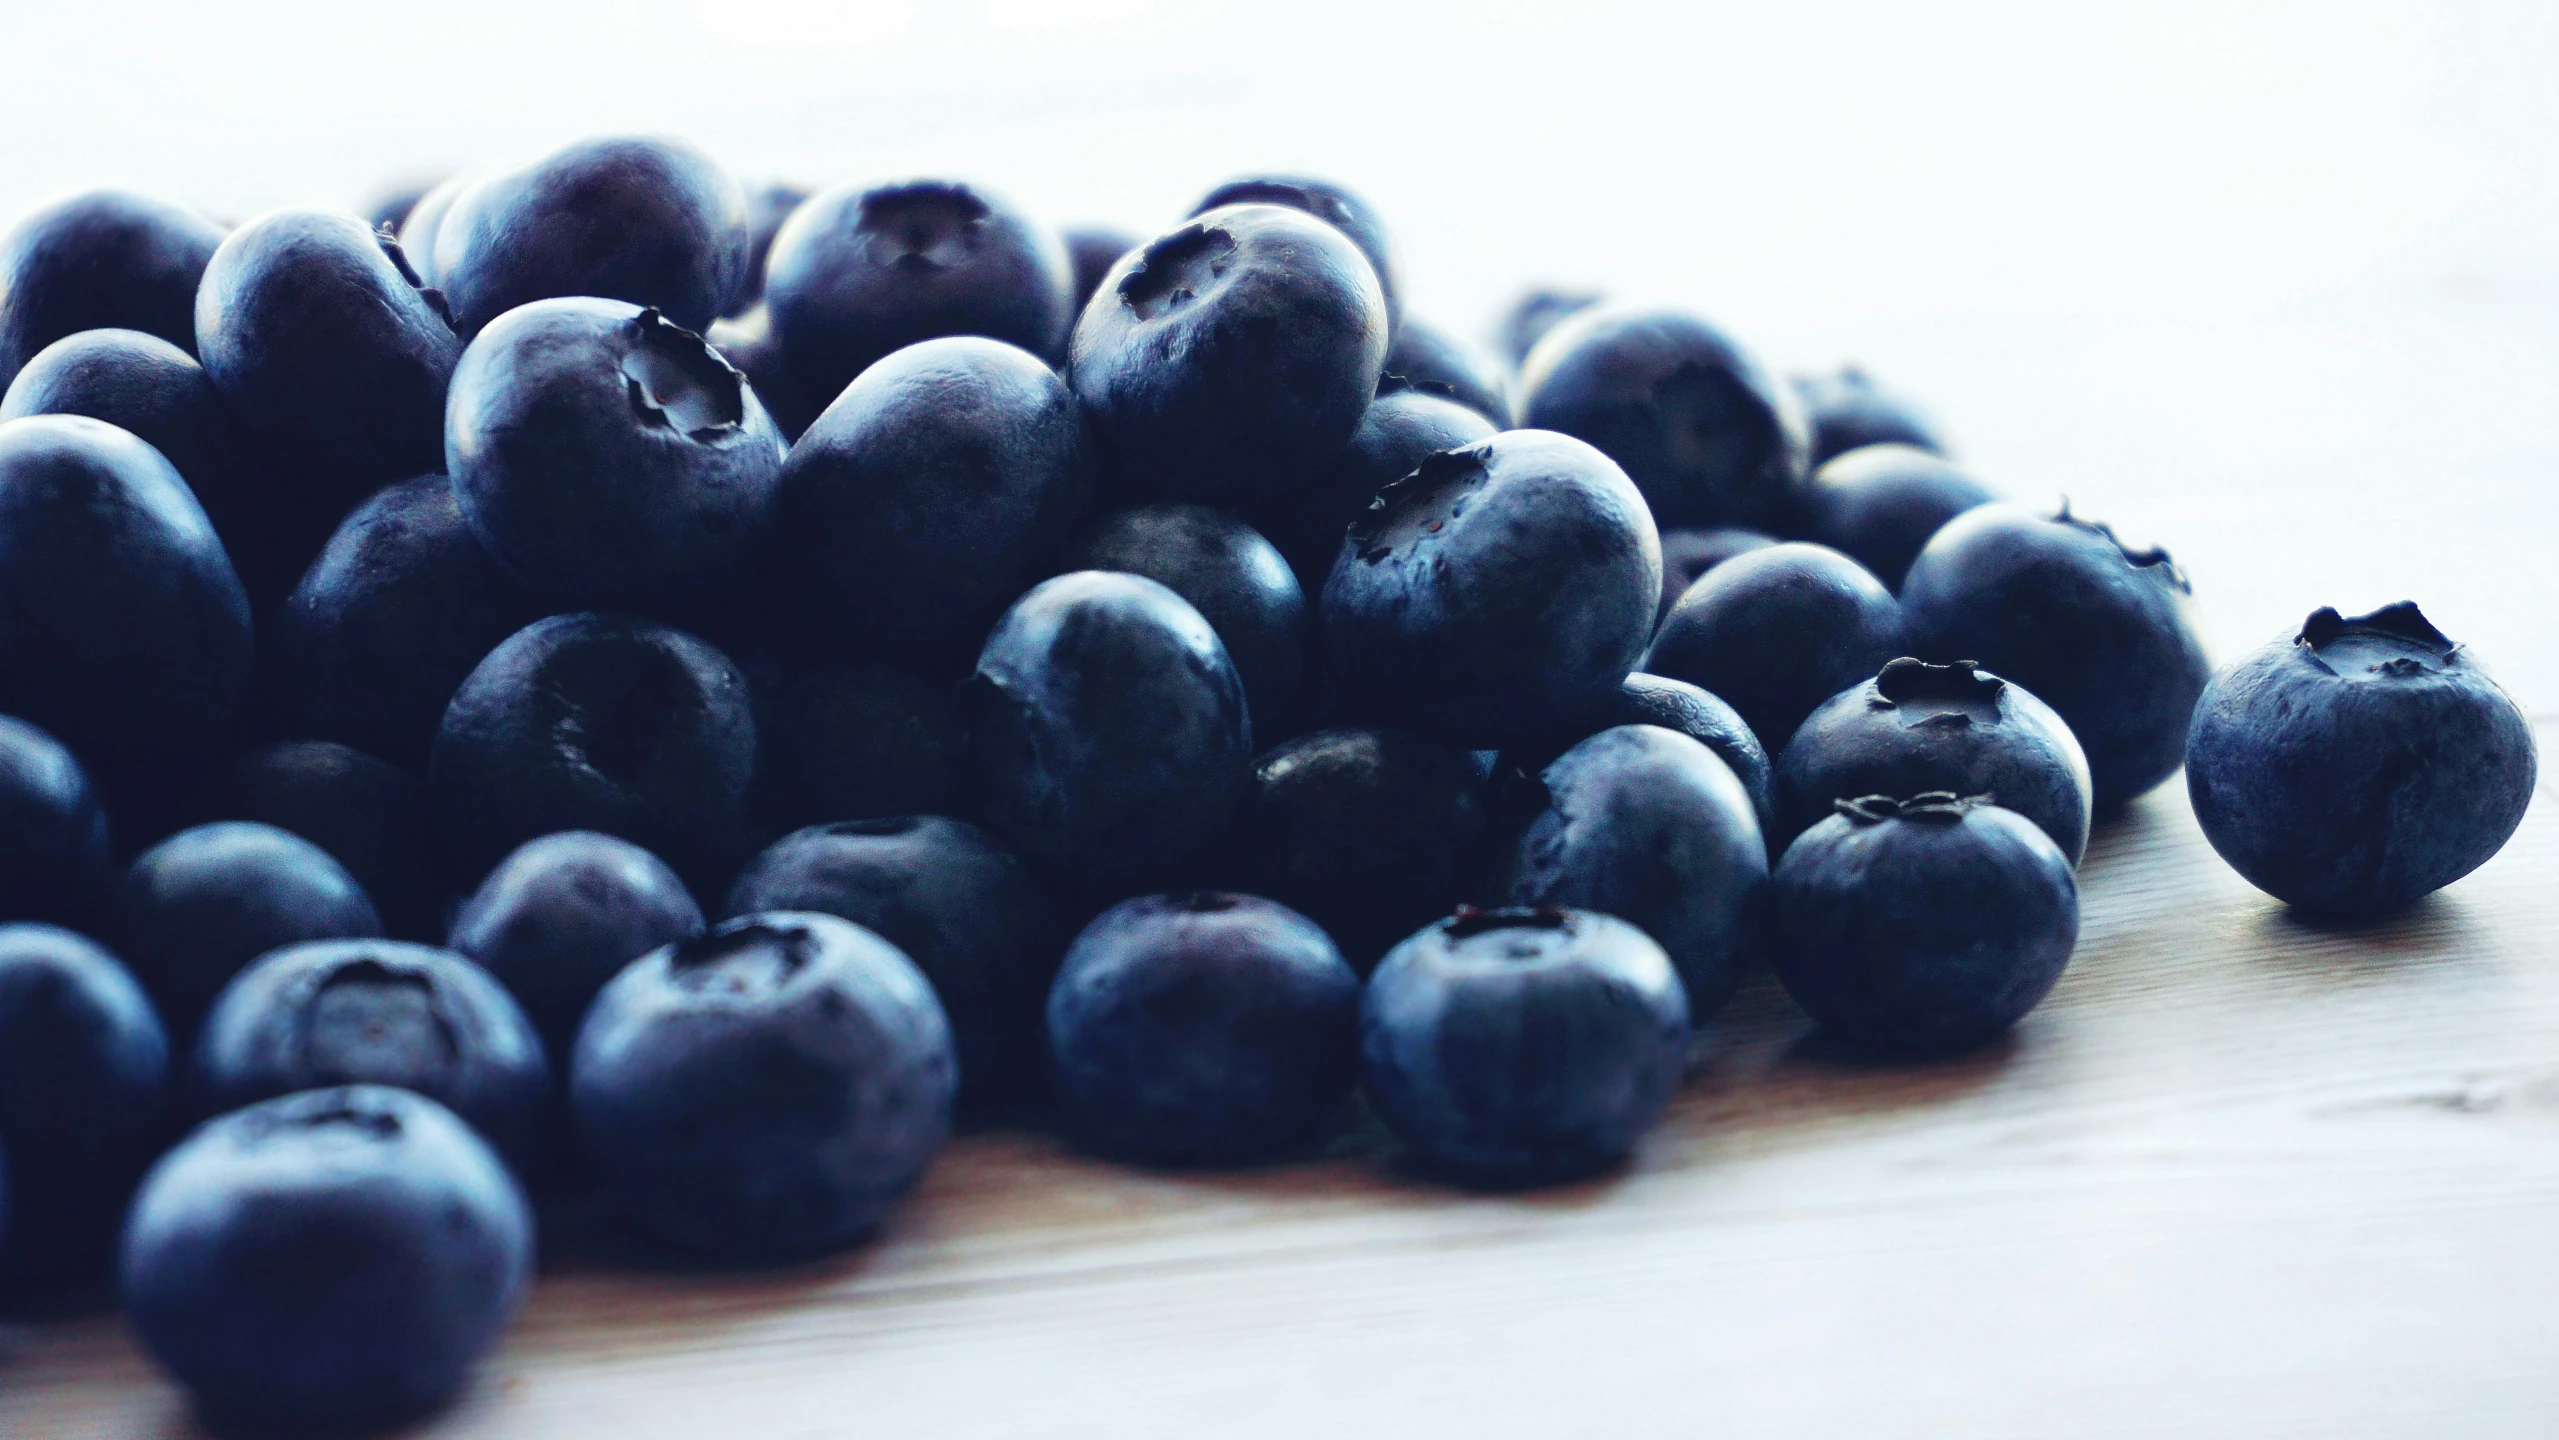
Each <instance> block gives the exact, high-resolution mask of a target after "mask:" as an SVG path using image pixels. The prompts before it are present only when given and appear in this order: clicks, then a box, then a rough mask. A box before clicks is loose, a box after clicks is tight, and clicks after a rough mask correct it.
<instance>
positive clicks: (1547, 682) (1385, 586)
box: [1323, 430, 1662, 748]
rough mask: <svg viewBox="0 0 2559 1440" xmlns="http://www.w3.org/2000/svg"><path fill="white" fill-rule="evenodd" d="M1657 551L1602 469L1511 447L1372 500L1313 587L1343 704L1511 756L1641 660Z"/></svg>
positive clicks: (1479, 453)
mask: <svg viewBox="0 0 2559 1440" xmlns="http://www.w3.org/2000/svg"><path fill="white" fill-rule="evenodd" d="M1661 588H1662V558H1661V542H1660V539H1659V538H1658V537H1657V536H1656V535H1655V533H1654V531H1653V520H1652V516H1651V514H1650V513H1649V512H1648V511H1647V510H1646V509H1645V506H1644V500H1643V497H1642V496H1641V495H1639V494H1638V493H1636V490H1635V487H1634V485H1633V484H1632V483H1631V482H1630V481H1628V479H1627V478H1626V474H1625V472H1624V471H1621V470H1619V469H1618V468H1617V466H1616V465H1615V464H1614V463H1613V462H1611V461H1610V460H1609V459H1608V457H1607V456H1605V455H1602V454H1600V453H1599V452H1598V451H1597V450H1594V449H1592V448H1591V447H1590V446H1588V445H1585V444H1583V443H1582V442H1580V441H1578V440H1575V439H1573V438H1571V437H1570V436H1565V435H1557V434H1553V433H1550V432H1545V431H1534V430H1509V431H1504V432H1502V433H1501V434H1498V435H1495V436H1493V437H1492V438H1491V439H1488V440H1480V441H1477V442H1476V443H1474V444H1472V445H1468V446H1466V447H1464V448H1462V449H1458V450H1451V451H1444V452H1442V453H1440V454H1438V455H1434V456H1432V457H1430V458H1429V459H1426V460H1424V461H1423V462H1422V464H1421V466H1420V467H1419V468H1418V469H1416V470H1415V471H1414V472H1413V473H1412V474H1411V475H1409V476H1406V477H1405V478H1403V479H1401V480H1398V481H1396V482H1395V483H1394V484H1393V485H1390V486H1388V487H1387V488H1386V489H1385V490H1383V491H1381V492H1379V494H1378V497H1377V499H1376V501H1375V502H1374V503H1372V504H1371V505H1370V507H1369V509H1368V511H1367V513H1365V514H1364V515H1362V516H1361V517H1360V518H1359V520H1358V521H1357V522H1356V523H1354V524H1353V525H1352V526H1351V529H1350V531H1349V533H1348V534H1347V535H1345V536H1344V537H1343V541H1342V548H1341V551H1340V554H1339V556H1338V558H1336V559H1335V561H1334V562H1333V573H1332V577H1331V578H1330V579H1328V580H1326V581H1325V583H1324V598H1323V615H1324V646H1325V650H1326V659H1327V661H1328V663H1329V664H1330V665H1331V667H1332V669H1333V673H1334V675H1335V677H1336V678H1337V679H1338V680H1339V682H1340V683H1341V685H1342V688H1343V689H1344V691H1345V692H1346V693H1348V694H1350V695H1352V696H1355V697H1358V699H1359V700H1360V701H1361V702H1363V703H1365V704H1367V705H1370V706H1373V707H1375V708H1376V710H1377V711H1378V712H1379V713H1381V714H1383V715H1385V716H1387V717H1389V718H1390V719H1392V720H1393V721H1395V722H1396V723H1398V724H1402V725H1407V726H1410V727H1411V728H1413V729H1416V730H1420V731H1422V732H1423V733H1425V734H1430V735H1436V736H1439V737H1440V738H1442V739H1446V740H1449V741H1451V742H1453V743H1456V744H1461V745H1466V746H1469V747H1471V748H1490V747H1497V746H1502V745H1511V744H1518V743H1522V742H1525V741H1529V740H1533V739H1535V738H1536V737H1538V736H1540V735H1544V734H1547V733H1550V732H1552V731H1553V730H1555V729H1556V728H1558V727H1559V726H1561V725H1564V724H1567V723H1570V721H1571V720H1572V718H1573V717H1575V716H1577V715H1581V714H1585V713H1588V712H1590V711H1592V710H1594V709H1596V708H1598V707H1599V706H1600V705H1602V704H1604V703H1605V702H1606V701H1607V699H1608V697H1609V695H1610V693H1611V692H1613V691H1614V690H1616V688H1617V687H1618V685H1619V684H1620V683H1622V682H1623V681H1624V680H1625V679H1626V676H1627V673H1628V672H1629V671H1632V670H1633V669H1634V668H1635V662H1636V661H1637V660H1638V659H1639V658H1641V656H1642V655H1643V652H1644V641H1645V639H1646V637H1648V636H1649V635H1650V634H1651V633H1652V628H1653V607H1654V604H1655V603H1656V601H1657V599H1658V598H1659V596H1660V594H1661Z"/></svg>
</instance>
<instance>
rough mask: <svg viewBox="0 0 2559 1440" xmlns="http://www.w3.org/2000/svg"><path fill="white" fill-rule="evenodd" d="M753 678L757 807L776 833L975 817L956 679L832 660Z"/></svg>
mask: <svg viewBox="0 0 2559 1440" xmlns="http://www.w3.org/2000/svg"><path fill="white" fill-rule="evenodd" d="M755 678H756V679H757V681H758V686H757V690H756V696H755V719H756V734H757V736H758V737H759V739H760V741H761V745H762V748H761V749H760V750H759V751H758V752H757V755H756V762H755V789H756V811H757V813H758V816H759V818H760V819H761V820H762V821H763V823H764V824H765V825H766V827H767V828H768V833H769V832H770V831H772V830H784V831H788V830H797V829H799V828H801V827H802V826H805V825H816V824H821V823H823V822H826V821H830V820H847V819H861V818H864V817H867V816H874V815H948V816H952V817H954V818H956V819H961V820H973V819H975V818H977V813H978V808H979V807H978V796H977V782H976V778H975V776H974V775H973V774H972V773H971V771H970V768H969V743H968V727H967V723H966V721H965V720H964V719H963V718H962V714H961V709H960V696H959V692H958V688H957V687H956V686H954V685H953V684H952V683H951V682H949V681H945V680H935V679H932V678H930V677H928V676H925V675H922V674H919V673H917V672H915V671H912V670H907V669H903V668H901V667H899V666H895V665H874V664H869V663H866V662H861V661H832V660H818V661H800V662H785V663H784V664H782V665H780V666H779V667H777V668H776V669H774V670H773V671H771V672H769V673H766V674H761V675H758V676H757V677H755Z"/></svg>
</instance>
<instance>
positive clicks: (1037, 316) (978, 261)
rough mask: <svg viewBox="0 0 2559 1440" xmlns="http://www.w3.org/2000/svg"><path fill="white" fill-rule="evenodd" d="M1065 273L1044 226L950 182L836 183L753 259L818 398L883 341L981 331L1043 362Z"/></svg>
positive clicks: (1062, 257)
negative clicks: (761, 263)
mask: <svg viewBox="0 0 2559 1440" xmlns="http://www.w3.org/2000/svg"><path fill="white" fill-rule="evenodd" d="M1074 284H1075V273H1074V270H1073V268H1072V267H1071V266H1070V265H1069V263H1068V261H1067V257H1066V247H1065V246H1064V245H1062V244H1060V243H1059V242H1058V238H1057V236H1056V235H1054V234H1052V233H1051V232H1050V231H1049V230H1048V229H1047V227H1045V226H1043V225H1040V224H1038V223H1037V222H1035V221H1033V220H1032V219H1030V218H1029V217H1028V216H1026V215H1024V214H1022V213H1021V212H1020V211H1018V210H1016V209H1014V208H1013V207H1012V206H1011V205H1010V204H1009V203H1007V202H1006V201H1004V200H1003V199H1002V198H1000V197H998V196H996V195H995V194H993V193H992V192H990V191H987V190H984V189H981V188H979V187H977V186H974V185H963V184H960V183H958V182H956V181H945V180H915V181H909V182H906V183H903V184H896V185H879V186H863V185H848V186H845V187H842V188H840V189H835V190H829V191H827V192H825V193H824V194H821V195H819V196H817V197H815V198H814V199H811V200H810V201H808V202H807V203H806V204H804V205H802V206H800V208H799V209H797V210H795V211H793V212H792V214H791V218H790V220H789V221H787V222H786V223H785V224H784V225H783V226H782V232H781V233H780V234H779V235H777V236H775V237H774V239H773V254H772V257H771V258H770V259H768V260H767V261H766V262H765V273H764V301H765V303H766V304H767V305H769V306H771V307H772V310H773V333H774V335H775V336H776V337H778V338H779V339H780V341H781V344H782V353H783V355H784V356H785V357H786V358H787V360H788V362H789V365H790V369H791V373H792V375H793V376H794V377H795V378H796V380H797V382H798V383H799V385H800V387H801V388H802V390H804V391H805V392H806V394H807V397H808V399H809V402H810V403H811V404H813V405H816V406H819V407H823V406H825V405H826V404H827V403H828V402H829V401H831V400H833V399H834V398H835V396H836V395H837V394H838V393H840V392H841V391H842V390H843V389H844V387H845V386H847V385H849V384H851V383H852V382H853V377H855V376H857V375H859V374H861V373H862V372H863V371H864V370H866V369H869V368H870V366H871V364H872V362H874V361H876V360H878V359H879V358H880V357H882V356H884V355H886V354H888V353H889V352H890V351H893V350H897V349H900V348H903V347H905V346H908V345H912V344H914V343H915V342H917V341H919V340H932V339H936V338H938V337H941V336H945V335H981V336H985V337H986V338H988V339H991V340H1000V341H1003V342H1004V343H1006V344H1009V345H1017V346H1019V347H1021V348H1022V349H1024V350H1028V351H1030V352H1031V353H1032V354H1034V355H1036V356H1039V357H1040V358H1041V359H1043V360H1052V361H1053V360H1055V359H1057V358H1058V357H1059V356H1060V355H1061V354H1062V353H1063V352H1064V350H1065V346H1066V332H1067V328H1068V327H1069V326H1070V325H1072V324H1073V323H1074V319H1075V312H1074V308H1073V306H1074Z"/></svg>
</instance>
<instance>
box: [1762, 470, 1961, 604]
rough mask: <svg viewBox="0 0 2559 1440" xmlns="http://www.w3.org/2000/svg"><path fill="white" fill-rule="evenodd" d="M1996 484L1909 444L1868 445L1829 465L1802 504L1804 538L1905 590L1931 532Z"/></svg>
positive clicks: (1809, 487)
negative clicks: (1988, 483)
mask: <svg viewBox="0 0 2559 1440" xmlns="http://www.w3.org/2000/svg"><path fill="white" fill-rule="evenodd" d="M1998 498H1999V497H1998V496H1997V495H1994V494H1992V493H1991V491H1990V488H1989V487H1988V486H1986V485H1983V484H1982V483H1981V482H1980V481H1978V480H1975V479H1974V478H1973V477H1971V476H1970V475H1967V474H1965V473H1964V472H1963V471H1961V470H1959V469H1957V468H1956V467H1955V466H1953V465H1951V464H1949V463H1947V462H1946V461H1944V460H1942V459H1939V458H1938V457H1937V456H1935V455H1932V454H1930V453H1928V452H1927V451H1925V450H1922V449H1919V448H1917V447H1915V446H1910V445H1866V446H1861V447H1859V448H1858V449H1855V450H1850V451H1846V452H1844V453H1842V454H1840V455H1838V456H1837V457H1835V458H1833V459H1831V460H1828V461H1825V462H1823V464H1822V465H1821V466H1820V468H1818V469H1816V470H1814V471H1813V475H1812V479H1811V480H1809V481H1807V482H1806V483H1805V486H1804V491H1803V493H1802V495H1801V496H1800V497H1799V498H1798V500H1797V503H1796V510H1797V514H1796V525H1797V528H1798V529H1799V530H1800V531H1801V533H1802V534H1803V536H1804V538H1805V539H1807V540H1812V541H1815V542H1817V543H1819V544H1823V545H1827V546H1829V547H1830V548H1832V549H1833V550H1837V551H1839V552H1841V553H1842V554H1845V555H1847V556H1848V557H1849V558H1850V559H1852V560H1855V561H1856V562H1857V563H1858V564H1860V565H1863V566H1865V567H1866V568H1867V569H1869V570H1872V571H1873V572H1875V578H1876V579H1878V580H1881V581H1883V582H1884V585H1885V588H1887V589H1891V590H1899V589H1900V588H1901V583H1902V577H1903V576H1905V575H1907V574H1909V573H1910V562H1911V561H1913V560H1916V559H1918V558H1919V552H1920V550H1921V548H1922V547H1924V546H1926V545H1927V544H1928V537H1930V536H1932V535H1934V534H1936V533H1937V532H1938V531H1939V530H1941V529H1943V528H1945V524H1946V522H1947V521H1949V520H1952V519H1954V518H1955V517H1956V516H1958V515H1961V514H1963V513H1964V512H1965V511H1967V510H1970V509H1972V508H1973V507H1974V506H1976V505H1987V504H1989V503H1990V502H1992V501H1993V500H1996V499H1998Z"/></svg>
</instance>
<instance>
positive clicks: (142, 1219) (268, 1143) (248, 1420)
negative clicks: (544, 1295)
mask: <svg viewBox="0 0 2559 1440" xmlns="http://www.w3.org/2000/svg"><path fill="white" fill-rule="evenodd" d="M532 1268H533V1214H532V1211H531V1209H530V1208H529V1207H528V1206H527V1205H526V1204H525V1200H524V1195H523V1193H522V1191H520V1190H519V1189H518V1188H517V1186H516V1184H515V1182H514V1180H512V1179H511V1178H509V1176H508V1175H507V1172H506V1167H505V1166H503V1165H501V1164H500V1163H498V1159H497V1157H496V1156H495V1155H493V1154H491V1153H490V1151H489V1147H488V1146H487V1145H486V1144H484V1143H482V1142H481V1140H480V1139H479V1138H478V1137H477V1136H475V1135H473V1134H472V1133H471V1131H470V1129H469V1128H468V1127H467V1126H465V1125H464V1124H463V1123H462V1122H461V1121H460V1120H458V1119H456V1118H454V1116H453V1114H452V1113H451V1112H450V1111H448V1110H446V1109H445V1108H444V1107H443V1106H441V1105H438V1104H436V1103H435V1102H434V1101H432V1100H428V1099H425V1098H423V1097H421V1096H417V1095H413V1094H410V1093H408V1092H406V1091H403V1090H394V1089H391V1088H389V1087H387V1086H381V1085H351V1086H345V1087H341V1088H334V1089H327V1090H313V1091H308V1092H305V1093H302V1094H297V1095H287V1096H284V1097H282V1098H279V1099H275V1100H270V1101H268V1102H266V1103H265V1104H262V1105H258V1106H254V1107H252V1108H250V1109H247V1110H242V1111H240V1112H238V1113H236V1114H231V1115H225V1116H223V1117H222V1118H220V1119H218V1120H215V1121H213V1122H211V1123H209V1124H207V1125H205V1126H204V1127H203V1128H201V1129H199V1130H197V1131H196V1132H195V1134H193V1135H192V1136H189V1137H188V1139H187V1141H186V1143H184V1144H182V1145H180V1146H179V1147H178V1148H176V1149H175V1150H172V1151H170V1152H169V1154H168V1155H167V1156H166V1157H164V1158H163V1159H162V1160H161V1161H160V1163H159V1164H158V1165H157V1166H155V1167H154V1168H153V1169H152V1172H151V1177H150V1179H149V1181H148V1182H146V1183H145V1185H144V1186H143V1189H142V1193H141V1194H140V1195H139V1196H138V1197H136V1199H135V1201H134V1207H133V1215H132V1218H131V1219H130V1221H129V1222H128V1223H127V1226H126V1229H125V1236H124V1254H123V1290H124V1305H125V1313H126V1315H127V1316H128V1317H129V1318H130V1319H131V1321H132V1322H133V1326H134V1329H135V1330H136V1331H137V1332H139V1333H140V1335H141V1337H142V1341H143V1343H144V1345H145V1346H147V1347H148V1348H149V1349H150V1351H151V1353H152V1355H153V1356H154V1357H156V1358H157V1359H158V1360H159V1361H160V1363H161V1364H163V1365H165V1366H167V1367H168V1368H169V1370H170V1372H171V1373H172V1374H173V1375H175V1376H176V1377H177V1379H178V1382H179V1383H180V1384H182V1385H184V1386H186V1387H187V1389H188V1390H189V1391H191V1392H193V1394H194V1396H195V1401H196V1405H197V1407H198V1408H199V1409H200V1410H201V1411H202V1412H203V1413H204V1415H205V1416H206V1418H208V1419H209V1420H212V1421H213V1422H214V1423H216V1424H217V1425H262V1426H302V1425H328V1426H345V1425H360V1426H379V1425H389V1424H396V1423H398V1422H400V1421H404V1420H408V1419H412V1418H415V1417H417V1416H420V1415H423V1414H425V1413H427V1412H429V1411H432V1410H435V1409H437V1408H439V1407H441V1406H443V1405H444V1404H446V1403H447V1402H448V1401H450V1400H451V1399H452V1398H453V1397H454V1396H455V1395H456V1394H458V1393H459V1392H460V1391H461V1389H462V1387H463V1385H464V1384H465V1383H466V1382H467V1381H468V1379H469V1377H470V1372H471V1367H472V1366H473V1365H475V1364H477V1363H478V1362H479V1360H480V1357H482V1356H483V1355H485V1354H487V1353H488V1351H489V1350H490V1349H491V1348H492V1347H493V1346H495V1345H496V1344H497V1341H498V1336H499V1334H500V1333H501V1332H502V1331H504V1330H505V1329H506V1325H507V1322H508V1321H509V1320H510V1319H511V1318H513V1316H514V1314H515V1311H516V1307H517V1306H518V1304H520V1303H521V1301H522V1299H523V1296H524V1291H525V1287H526V1286H527V1285H528V1284H529V1283H531V1278H532ZM280 1282H285V1283H280Z"/></svg>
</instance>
